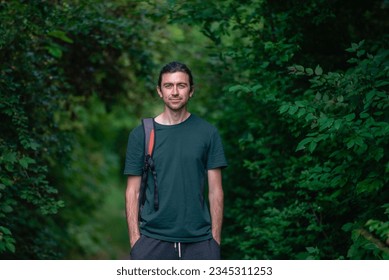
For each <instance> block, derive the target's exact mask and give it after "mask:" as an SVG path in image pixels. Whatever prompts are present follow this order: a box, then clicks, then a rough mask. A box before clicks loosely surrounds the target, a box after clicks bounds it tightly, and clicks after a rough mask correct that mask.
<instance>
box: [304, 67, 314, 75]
mask: <svg viewBox="0 0 389 280" xmlns="http://www.w3.org/2000/svg"><path fill="white" fill-rule="evenodd" d="M305 72H306V73H307V74H308V75H313V69H312V68H306V69H305Z"/></svg>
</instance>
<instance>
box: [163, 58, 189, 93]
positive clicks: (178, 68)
mask: <svg viewBox="0 0 389 280" xmlns="http://www.w3.org/2000/svg"><path fill="white" fill-rule="evenodd" d="M176 72H184V73H186V74H187V75H188V76H189V86H190V90H192V89H193V76H192V72H191V71H190V69H189V67H188V66H186V65H185V64H183V63H181V62H177V61H173V62H169V63H168V64H166V65H165V66H164V67H162V69H161V72H159V78H158V87H159V88H161V83H162V75H163V74H166V73H176Z"/></svg>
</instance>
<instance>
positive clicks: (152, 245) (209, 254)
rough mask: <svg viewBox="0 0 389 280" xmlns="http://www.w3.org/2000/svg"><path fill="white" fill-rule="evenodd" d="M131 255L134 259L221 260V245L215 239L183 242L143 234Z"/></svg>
mask: <svg viewBox="0 0 389 280" xmlns="http://www.w3.org/2000/svg"><path fill="white" fill-rule="evenodd" d="M130 256H131V259H132V260H220V246H219V244H218V243H217V242H216V241H215V240H214V239H209V240H205V241H200V242H195V243H181V242H167V241H162V240H157V239H154V238H150V237H147V236H144V235H141V237H140V239H139V240H138V241H137V242H136V243H135V245H134V246H133V248H132V249H131V255H130Z"/></svg>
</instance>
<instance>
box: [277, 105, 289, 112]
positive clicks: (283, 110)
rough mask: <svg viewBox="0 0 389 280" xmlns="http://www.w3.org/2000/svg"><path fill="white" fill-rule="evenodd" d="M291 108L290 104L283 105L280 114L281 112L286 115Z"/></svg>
mask: <svg viewBox="0 0 389 280" xmlns="http://www.w3.org/2000/svg"><path fill="white" fill-rule="evenodd" d="M289 107H290V105H289V104H284V105H282V106H281V107H280V109H279V112H280V113H281V114H284V113H286V112H287V111H288V110H289Z"/></svg>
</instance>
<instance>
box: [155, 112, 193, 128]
mask: <svg viewBox="0 0 389 280" xmlns="http://www.w3.org/2000/svg"><path fill="white" fill-rule="evenodd" d="M189 116H190V113H189V112H188V111H187V110H186V109H183V110H180V111H171V110H165V111H164V112H163V113H161V114H160V115H158V116H157V117H156V118H155V121H156V122H157V123H159V124H163V125H175V124H179V123H182V122H184V121H185V120H186V119H188V118H189Z"/></svg>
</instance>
